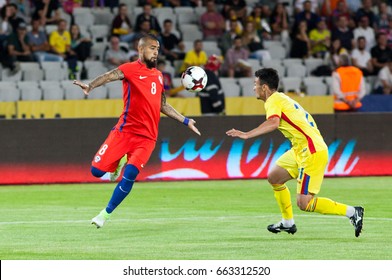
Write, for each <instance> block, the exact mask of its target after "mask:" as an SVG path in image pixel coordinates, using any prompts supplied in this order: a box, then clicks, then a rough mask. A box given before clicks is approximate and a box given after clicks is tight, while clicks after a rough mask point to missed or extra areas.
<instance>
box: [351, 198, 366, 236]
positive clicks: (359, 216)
mask: <svg viewBox="0 0 392 280" xmlns="http://www.w3.org/2000/svg"><path fill="white" fill-rule="evenodd" d="M354 209H355V213H354V215H353V216H352V217H351V218H350V221H351V224H352V225H353V226H354V228H355V237H358V236H359V235H360V234H361V232H362V225H363V213H364V212H365V209H363V207H361V206H355V207H354Z"/></svg>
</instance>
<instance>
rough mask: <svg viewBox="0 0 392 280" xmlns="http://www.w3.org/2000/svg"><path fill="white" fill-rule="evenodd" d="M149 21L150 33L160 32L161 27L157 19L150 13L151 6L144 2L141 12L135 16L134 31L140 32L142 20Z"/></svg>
mask: <svg viewBox="0 0 392 280" xmlns="http://www.w3.org/2000/svg"><path fill="white" fill-rule="evenodd" d="M146 20H147V21H149V22H150V28H151V33H152V34H154V35H157V34H160V33H161V31H162V29H161V26H160V25H159V22H158V19H157V18H156V17H155V16H153V15H152V6H151V5H150V4H146V5H144V6H143V13H141V14H139V15H138V16H137V17H136V23H135V31H136V32H140V30H141V29H142V27H141V25H142V24H143V22H144V21H146Z"/></svg>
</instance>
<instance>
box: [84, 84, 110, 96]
mask: <svg viewBox="0 0 392 280" xmlns="http://www.w3.org/2000/svg"><path fill="white" fill-rule="evenodd" d="M107 98H108V89H107V87H106V86H100V87H97V88H94V90H93V91H92V92H91V93H90V94H89V95H88V96H87V99H107Z"/></svg>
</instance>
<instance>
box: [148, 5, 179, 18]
mask: <svg viewBox="0 0 392 280" xmlns="http://www.w3.org/2000/svg"><path fill="white" fill-rule="evenodd" d="M152 14H153V15H154V16H156V17H158V16H159V15H162V14H163V15H166V16H167V17H168V18H170V17H173V16H174V10H173V8H172V7H160V8H154V9H153V10H152Z"/></svg>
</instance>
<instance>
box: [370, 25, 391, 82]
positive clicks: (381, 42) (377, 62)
mask: <svg viewBox="0 0 392 280" xmlns="http://www.w3.org/2000/svg"><path fill="white" fill-rule="evenodd" d="M370 54H371V55H372V64H373V68H374V74H375V75H377V74H378V72H379V71H380V70H381V68H383V67H384V66H387V63H388V61H390V60H391V57H392V50H391V48H390V47H388V39H387V35H386V33H384V32H380V33H378V34H377V45H375V46H374V47H373V48H372V49H371V50H370Z"/></svg>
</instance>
